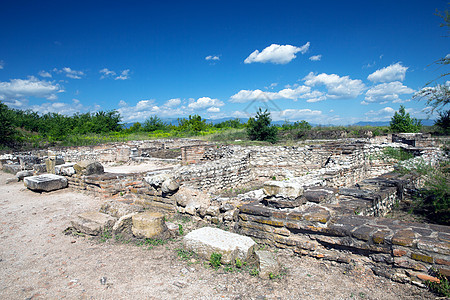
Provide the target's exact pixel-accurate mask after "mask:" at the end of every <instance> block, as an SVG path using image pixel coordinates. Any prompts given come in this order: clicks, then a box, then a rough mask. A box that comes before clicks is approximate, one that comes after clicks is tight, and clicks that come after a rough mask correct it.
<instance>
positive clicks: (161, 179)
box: [144, 174, 180, 194]
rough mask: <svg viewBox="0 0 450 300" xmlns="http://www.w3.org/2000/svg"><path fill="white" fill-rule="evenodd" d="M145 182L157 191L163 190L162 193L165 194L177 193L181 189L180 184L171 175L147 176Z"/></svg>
mask: <svg viewBox="0 0 450 300" xmlns="http://www.w3.org/2000/svg"><path fill="white" fill-rule="evenodd" d="M144 181H145V182H147V183H148V184H149V185H151V186H152V187H153V188H155V189H159V188H161V190H162V192H163V193H165V194H168V193H175V192H176V191H177V190H178V188H179V187H180V184H179V183H178V182H177V181H176V180H175V179H174V178H173V176H172V175H170V174H157V175H152V176H147V177H144Z"/></svg>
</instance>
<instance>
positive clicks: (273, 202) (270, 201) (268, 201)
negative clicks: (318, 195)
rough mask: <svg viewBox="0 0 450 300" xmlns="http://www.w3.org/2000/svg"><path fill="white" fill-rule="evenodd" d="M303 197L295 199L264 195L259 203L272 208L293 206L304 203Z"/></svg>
mask: <svg viewBox="0 0 450 300" xmlns="http://www.w3.org/2000/svg"><path fill="white" fill-rule="evenodd" d="M305 202H306V201H305V198H304V197H298V198H296V199H290V198H284V197H276V196H272V197H266V198H264V199H263V200H262V201H261V203H262V204H264V205H265V206H269V207H274V208H294V207H298V206H300V205H302V204H304V203H305Z"/></svg>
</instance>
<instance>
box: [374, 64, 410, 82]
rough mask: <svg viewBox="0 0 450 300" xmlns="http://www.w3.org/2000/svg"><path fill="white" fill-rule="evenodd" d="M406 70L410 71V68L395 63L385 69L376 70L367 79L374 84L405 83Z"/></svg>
mask: <svg viewBox="0 0 450 300" xmlns="http://www.w3.org/2000/svg"><path fill="white" fill-rule="evenodd" d="M406 70H408V67H404V66H402V65H401V63H395V64H393V65H390V66H387V67H385V68H382V69H379V70H376V71H375V72H373V73H372V74H370V75H369V76H367V79H369V80H370V81H372V82H391V81H398V80H399V81H403V80H404V79H405V73H406Z"/></svg>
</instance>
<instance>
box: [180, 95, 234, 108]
mask: <svg viewBox="0 0 450 300" xmlns="http://www.w3.org/2000/svg"><path fill="white" fill-rule="evenodd" d="M224 105H225V104H224V103H223V102H222V101H220V100H219V99H212V98H210V97H201V98H198V99H197V100H194V101H192V102H191V103H189V105H188V107H189V108H191V109H195V110H199V109H206V108H210V107H213V106H215V107H217V106H224Z"/></svg>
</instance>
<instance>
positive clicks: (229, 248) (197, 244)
mask: <svg viewBox="0 0 450 300" xmlns="http://www.w3.org/2000/svg"><path fill="white" fill-rule="evenodd" d="M183 245H184V247H185V248H186V249H187V250H191V251H194V252H195V253H197V254H198V255H199V256H200V257H203V258H204V259H210V257H211V254H212V253H214V252H215V253H219V254H222V260H221V262H222V263H224V264H229V263H234V262H235V259H236V258H239V259H240V260H241V261H247V260H248V259H249V258H250V257H251V256H252V255H253V251H254V248H255V246H256V243H255V242H254V241H253V240H252V239H251V238H249V237H247V236H242V235H239V234H236V233H231V232H228V231H224V230H221V229H218V228H212V227H203V228H200V229H197V230H194V231H191V232H189V233H188V234H187V235H186V236H185V237H184V238H183Z"/></svg>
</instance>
